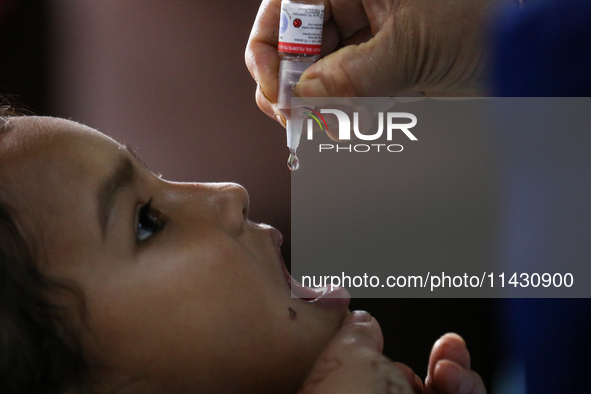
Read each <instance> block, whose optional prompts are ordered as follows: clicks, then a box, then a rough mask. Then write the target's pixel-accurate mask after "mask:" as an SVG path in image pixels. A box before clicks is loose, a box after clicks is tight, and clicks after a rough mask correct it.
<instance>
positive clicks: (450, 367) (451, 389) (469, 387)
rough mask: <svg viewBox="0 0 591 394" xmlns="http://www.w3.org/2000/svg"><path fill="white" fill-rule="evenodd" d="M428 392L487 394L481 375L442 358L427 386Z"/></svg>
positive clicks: (429, 393) (440, 393)
mask: <svg viewBox="0 0 591 394" xmlns="http://www.w3.org/2000/svg"><path fill="white" fill-rule="evenodd" d="M425 393H426V394H486V389H485V387H484V383H483V381H482V378H481V377H480V375H478V374H477V373H476V372H474V371H471V370H466V369H464V368H463V367H462V366H460V365H458V364H456V363H455V362H453V361H449V360H441V361H439V362H438V363H437V365H435V368H434V371H433V375H432V377H431V379H429V382H427V384H426V386H425Z"/></svg>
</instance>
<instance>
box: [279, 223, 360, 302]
mask: <svg viewBox="0 0 591 394" xmlns="http://www.w3.org/2000/svg"><path fill="white" fill-rule="evenodd" d="M270 232H271V238H272V239H273V240H274V243H275V244H276V245H277V254H278V257H279V261H280V264H281V268H282V269H283V275H284V277H285V281H286V282H287V286H288V287H289V289H290V290H291V296H292V298H299V299H300V300H302V301H305V302H308V303H316V304H319V305H327V306H345V307H346V306H348V305H349V301H350V300H351V296H350V295H349V292H348V291H347V289H345V288H344V287H340V286H330V285H329V286H326V287H308V286H304V285H303V284H301V283H300V282H298V281H297V280H295V279H294V278H293V277H292V276H291V274H290V273H289V271H288V269H287V266H286V265H285V261H283V256H282V255H281V249H280V246H281V243H282V242H283V235H282V234H281V232H279V230H277V229H275V228H273V227H271V231H270Z"/></svg>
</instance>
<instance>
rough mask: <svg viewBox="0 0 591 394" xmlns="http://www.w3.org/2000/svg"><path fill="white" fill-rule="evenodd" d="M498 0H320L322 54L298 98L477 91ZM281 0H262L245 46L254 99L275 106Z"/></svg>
mask: <svg viewBox="0 0 591 394" xmlns="http://www.w3.org/2000/svg"><path fill="white" fill-rule="evenodd" d="M497 1H498V0H455V1H441V0H322V2H323V3H324V5H325V10H324V34H323V40H322V54H321V55H322V56H324V57H323V58H321V59H320V60H319V61H318V62H316V63H315V64H314V65H312V66H311V67H310V68H309V69H308V70H306V72H305V73H304V74H303V75H302V78H301V79H300V83H298V84H297V85H296V87H295V94H296V95H298V96H301V97H319V96H330V97H350V96H374V97H381V96H392V95H396V94H399V93H401V92H404V91H408V90H416V91H420V92H422V93H424V94H426V95H449V94H452V95H464V96H470V95H478V94H481V93H482V92H483V86H484V83H483V81H484V78H485V74H486V69H487V61H486V57H487V56H486V50H485V47H486V37H485V32H486V26H487V24H488V17H489V15H491V14H492V12H493V11H494V10H493V9H492V5H493V4H495V3H496V2H497ZM280 12H281V0H263V2H262V4H261V6H260V9H259V12H258V14H257V17H256V20H255V22H254V25H253V28H252V32H251V34H250V38H249V40H248V44H247V47H246V54H245V59H246V65H247V67H248V69H249V70H250V73H251V75H252V77H253V78H254V79H255V81H256V82H257V85H258V86H257V92H256V101H257V104H258V106H259V108H261V110H263V112H265V113H266V114H267V115H269V116H271V117H274V118H275V119H277V120H278V121H281V119H280V116H279V113H278V112H277V109H276V106H275V104H276V102H277V89H278V84H277V75H278V70H279V61H280V59H279V56H278V54H277V41H278V28H279V16H280Z"/></svg>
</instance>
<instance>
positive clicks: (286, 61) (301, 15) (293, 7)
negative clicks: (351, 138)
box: [277, 0, 324, 171]
mask: <svg viewBox="0 0 591 394" xmlns="http://www.w3.org/2000/svg"><path fill="white" fill-rule="evenodd" d="M323 21H324V5H323V4H321V3H320V2H312V1H310V2H305V1H297V2H296V1H290V0H283V1H282V2H281V17H280V21H279V44H278V47H277V50H278V53H279V57H280V58H281V63H280V66H279V97H278V100H277V101H278V102H277V107H278V109H279V112H281V114H282V115H283V116H284V117H285V120H286V123H285V130H286V134H287V147H288V148H289V159H288V161H287V166H288V167H289V169H290V170H292V171H295V170H297V169H298V168H299V161H298V157H297V154H296V153H297V148H298V145H299V144H300V137H301V135H302V126H303V118H302V117H296V118H295V119H294V118H293V117H292V113H293V111H294V110H296V109H293V110H292V108H291V98H292V96H293V87H294V85H295V84H296V83H298V81H299V80H300V77H301V76H302V74H303V73H304V71H306V69H307V68H308V67H310V65H312V63H314V62H315V61H316V60H318V58H320V46H321V43H322V26H323Z"/></svg>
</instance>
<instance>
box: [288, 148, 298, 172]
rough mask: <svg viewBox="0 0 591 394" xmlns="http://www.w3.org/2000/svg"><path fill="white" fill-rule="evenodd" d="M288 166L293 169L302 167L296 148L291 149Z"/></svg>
mask: <svg viewBox="0 0 591 394" xmlns="http://www.w3.org/2000/svg"><path fill="white" fill-rule="evenodd" d="M287 168H289V169H290V170H291V171H295V170H297V169H298V168H300V160H299V159H298V156H297V154H296V150H295V149H290V150H289V158H288V159H287Z"/></svg>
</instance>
